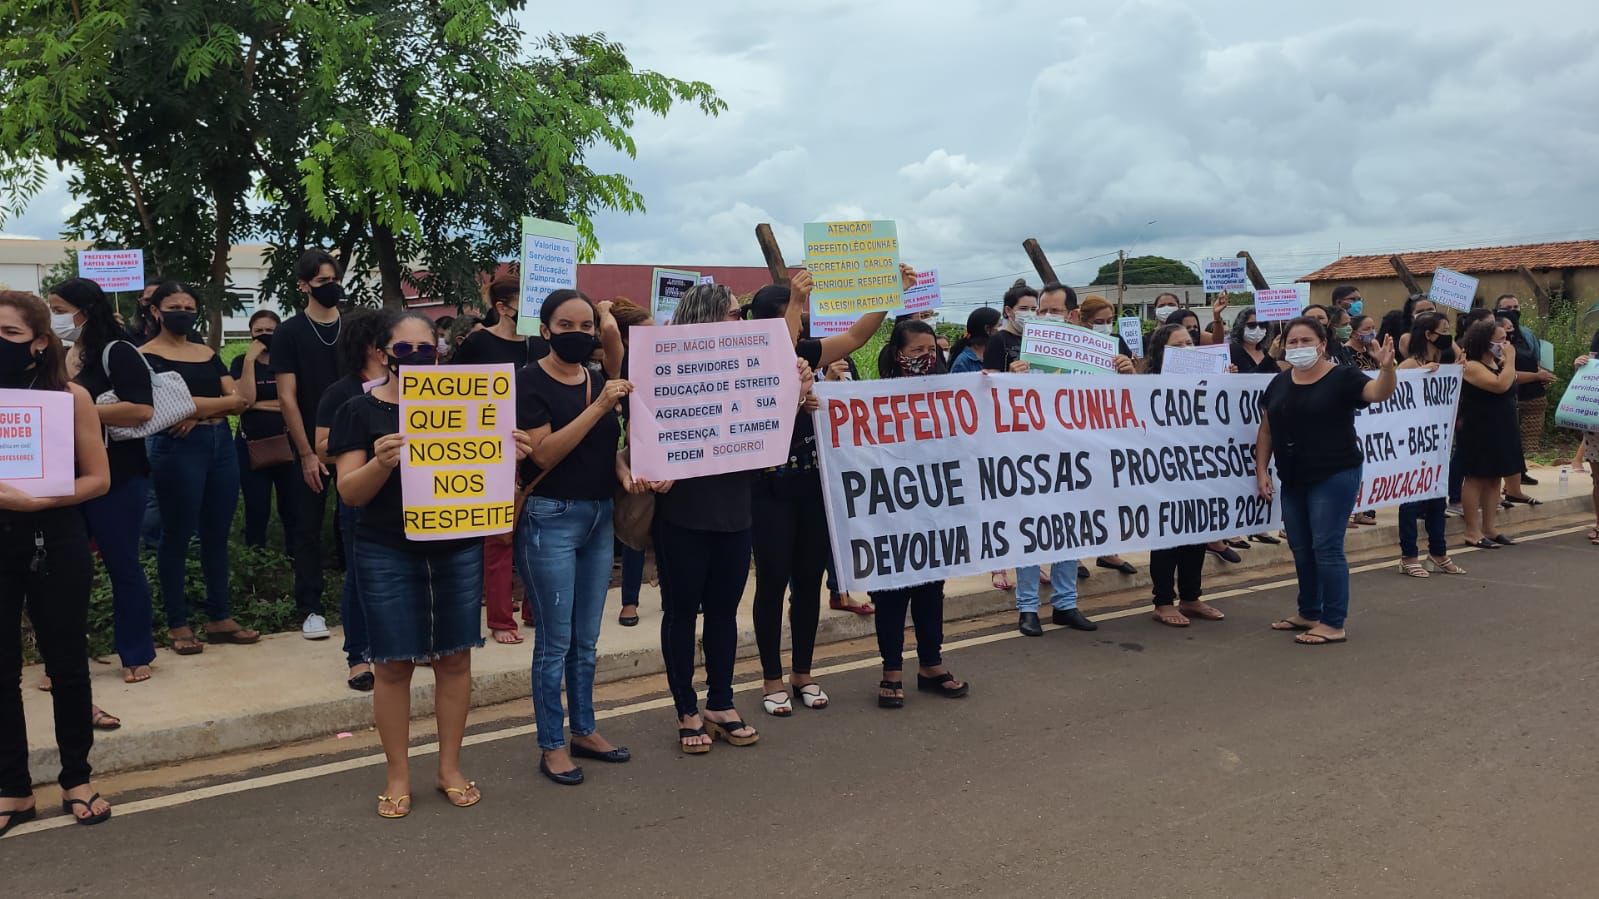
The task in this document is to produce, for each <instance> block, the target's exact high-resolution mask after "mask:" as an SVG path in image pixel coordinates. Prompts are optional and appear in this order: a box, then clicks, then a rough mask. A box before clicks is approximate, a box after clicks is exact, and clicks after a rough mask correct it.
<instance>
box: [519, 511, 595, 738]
mask: <svg viewBox="0 0 1599 899" xmlns="http://www.w3.org/2000/svg"><path fill="white" fill-rule="evenodd" d="M611 513H612V507H611V501H610V500H609V499H604V500H561V499H550V498H548V497H543V496H530V497H528V500H527V509H526V511H525V512H524V513H523V517H522V521H521V522H520V525H521V526H520V527H518V528H517V530H516V556H517V561H518V562H519V564H518V565H517V570H518V571H520V572H521V574H522V578H523V583H524V585H525V586H526V587H527V596H528V599H529V600H530V601H531V602H532V603H533V608H534V613H535V618H534V621H536V622H537V630H536V631H535V632H534V637H533V719H534V722H535V723H536V724H537V725H538V730H539V737H538V738H539V749H542V750H544V751H546V752H547V751H549V750H552V749H560V748H561V747H563V746H565V745H566V739H565V737H564V735H563V734H562V725H563V724H565V723H566V721H565V718H566V717H567V716H566V713H565V712H564V711H563V710H562V708H561V679H562V676H563V674H564V675H565V678H566V699H567V702H568V704H570V706H571V726H572V736H574V737H582V736H587V735H588V734H592V733H594V728H595V724H594V654H595V648H596V645H597V644H598V643H599V639H600V619H601V618H603V617H604V615H605V591H606V590H607V589H609V587H610V585H611V554H612V553H613V552H614V551H615V547H614V545H613V541H614V540H615V539H616V538H615V533H614V531H613V530H612V525H611Z"/></svg>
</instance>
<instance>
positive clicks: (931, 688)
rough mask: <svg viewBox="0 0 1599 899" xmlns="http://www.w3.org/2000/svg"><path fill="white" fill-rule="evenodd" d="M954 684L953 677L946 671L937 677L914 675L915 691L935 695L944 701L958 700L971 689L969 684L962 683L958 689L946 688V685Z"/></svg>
mask: <svg viewBox="0 0 1599 899" xmlns="http://www.w3.org/2000/svg"><path fill="white" fill-rule="evenodd" d="M954 682H955V675H953V674H950V673H949V672H948V671H946V672H944V673H943V674H940V675H939V676H938V677H923V676H922V675H920V674H918V675H916V689H918V690H920V691H922V692H923V693H937V694H938V695H940V696H943V697H945V698H946V699H959V698H961V697H962V696H965V695H966V693H967V691H968V690H970V689H971V688H972V685H971V684H969V683H962V684H961V685H960V686H958V687H949V686H947V685H948V684H952V683H954Z"/></svg>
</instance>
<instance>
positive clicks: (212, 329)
mask: <svg viewBox="0 0 1599 899" xmlns="http://www.w3.org/2000/svg"><path fill="white" fill-rule="evenodd" d="M212 196H213V197H214V198H215V199H216V204H217V225H216V240H215V242H214V243H213V244H212V246H211V280H210V282H209V283H208V284H207V285H206V295H207V296H208V298H209V299H210V301H211V302H210V303H209V304H207V308H206V321H207V322H208V323H209V324H208V327H207V334H206V343H208V344H210V345H211V349H213V350H220V349H221V347H222V307H223V305H224V304H225V303H226V302H227V289H228V253H229V251H231V250H232V249H233V240H232V235H233V214H234V209H233V195H232V194H231V193H228V192H227V191H225V190H213V191H212Z"/></svg>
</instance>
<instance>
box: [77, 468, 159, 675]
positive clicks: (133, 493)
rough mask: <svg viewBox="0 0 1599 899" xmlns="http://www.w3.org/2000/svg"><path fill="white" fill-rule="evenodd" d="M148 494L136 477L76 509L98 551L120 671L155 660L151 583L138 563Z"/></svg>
mask: <svg viewBox="0 0 1599 899" xmlns="http://www.w3.org/2000/svg"><path fill="white" fill-rule="evenodd" d="M149 495H150V479H149V478H147V477H144V476H143V475H140V476H138V477H132V478H128V479H127V480H125V481H123V482H122V483H120V484H118V485H116V486H115V487H112V488H111V489H110V490H109V491H107V492H106V494H105V495H104V496H97V497H95V498H94V499H91V500H89V501H88V502H86V503H84V504H83V505H82V506H81V507H80V508H81V509H82V510H83V521H84V523H85V524H86V525H88V528H89V538H90V539H92V540H93V541H94V545H95V548H96V549H98V550H99V551H100V561H102V562H104V563H105V571H106V575H107V576H108V577H110V579H111V609H112V612H111V626H112V632H113V638H112V642H113V643H114V644H115V645H116V649H117V655H118V656H120V657H121V658H122V667H124V668H133V667H136V666H139V665H148V664H150V662H152V661H154V659H155V640H154V638H153V637H152V636H151V634H150V628H151V622H152V615H153V614H154V613H153V611H152V605H151V602H150V583H149V582H148V581H146V580H145V579H144V565H143V564H141V563H140V562H139V527H140V524H141V523H142V522H143V520H144V507H145V501H146V497H148V496H149Z"/></svg>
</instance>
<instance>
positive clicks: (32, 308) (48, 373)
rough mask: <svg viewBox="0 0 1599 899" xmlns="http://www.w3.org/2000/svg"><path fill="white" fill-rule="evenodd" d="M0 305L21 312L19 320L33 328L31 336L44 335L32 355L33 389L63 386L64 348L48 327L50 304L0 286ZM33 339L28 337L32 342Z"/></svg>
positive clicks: (63, 388)
mask: <svg viewBox="0 0 1599 899" xmlns="http://www.w3.org/2000/svg"><path fill="white" fill-rule="evenodd" d="M0 306H9V307H10V308H12V309H15V310H17V314H18V315H20V316H22V323H23V324H25V325H27V326H28V330H30V331H32V332H33V338H34V340H38V339H39V338H40V337H43V338H44V339H45V344H44V349H43V350H41V351H40V352H39V355H37V356H35V357H33V358H34V371H35V373H36V374H35V376H34V379H33V387H34V389H35V390H66V389H67V384H68V383H69V382H68V381H67V351H66V348H65V347H63V346H62V345H61V338H59V337H57V336H56V332H55V331H52V330H51V329H50V307H49V306H46V305H45V304H44V300H41V299H39V298H38V297H36V296H34V295H33V294H31V293H26V292H24V291H20V290H0ZM32 342H33V341H29V343H32Z"/></svg>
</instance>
